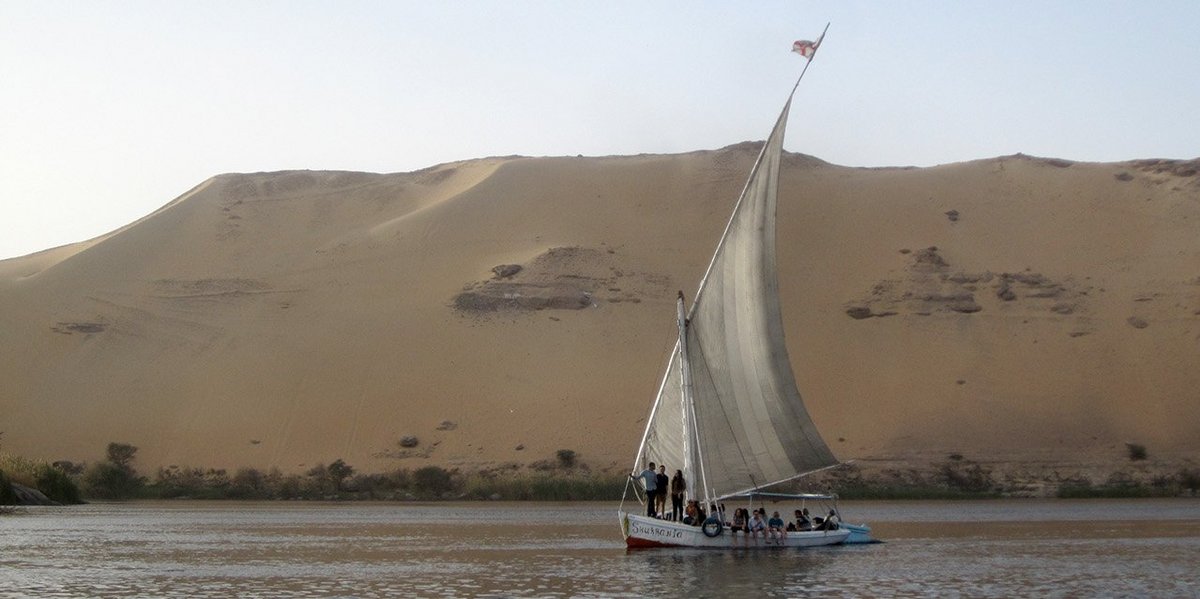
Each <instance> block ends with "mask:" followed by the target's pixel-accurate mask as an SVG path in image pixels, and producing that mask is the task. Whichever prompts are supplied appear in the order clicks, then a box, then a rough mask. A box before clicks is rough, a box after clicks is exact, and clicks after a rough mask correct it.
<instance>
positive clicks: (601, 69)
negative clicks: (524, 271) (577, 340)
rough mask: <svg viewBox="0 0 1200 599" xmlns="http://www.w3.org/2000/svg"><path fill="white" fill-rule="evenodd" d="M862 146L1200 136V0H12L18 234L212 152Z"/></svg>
mask: <svg viewBox="0 0 1200 599" xmlns="http://www.w3.org/2000/svg"><path fill="white" fill-rule="evenodd" d="M826 22H831V23H832V25H831V26H830V29H829V35H828V36H827V37H826V40H825V43H824V45H822V47H821V50H820V51H819V52H818V54H817V56H816V58H815V60H814V62H813V64H812V67H811V68H810V69H809V72H808V74H807V75H806V76H805V79H804V82H803V83H802V84H801V87H800V91H799V93H798V96H797V100H796V102H795V104H794V107H793V111H792V117H791V121H790V123H789V129H788V137H787V142H786V144H785V147H786V149H788V150H789V151H793V152H803V153H806V154H812V155H814V156H817V157H818V158H821V159H824V160H827V161H829V162H833V163H837V164H843V165H851V166H896V165H916V166H929V165H935V164H944V163H950V162H960V161H965V160H974V159H978V158H989V157H994V156H1000V155H1006V154H1013V153H1016V152H1024V153H1026V154H1033V155H1038V156H1052V157H1060V158H1067V159H1071V160H1082V161H1118V160H1128V159H1134V158H1151V157H1154V158H1194V157H1197V156H1200V25H1198V24H1200V2H1198V1H1195V0H1186V1H1178V2H1155V1H1145V2H1132V1H1131V2H1104V1H1088V2H1051V1H1014V0H1007V1H1003V2H1001V1H994V0H993V1H987V2H984V1H966V0H961V1H958V0H956V1H951V0H945V1H940V2H884V1H878V2H850V1H816V0H813V1H801V0H792V1H738V2H696V1H692V2H654V1H650V2H648V1H646V0H633V1H624V0H616V1H614V0H605V1H603V2H569V1H563V0H547V1H508V2H500V1H495V2H466V1H462V2H451V1H447V2H440V1H431V0H422V1H414V2H402V1H394V2H358V1H337V2H333V1H329V2H301V1H279V2H272V1H264V0H244V1H237V2H232V1H219V0H204V1H203V2H184V1H182V0H180V1H164V0H155V1H148V2H133V1H129V2H120V1H104V2H84V1H78V2H55V1H46V0H28V1H12V0H0V216H2V217H3V218H0V258H6V257H12V256H18V255H23V254H27V253H30V252H35V251H39V250H43V249H47V248H50V247H54V246H58V245H63V244H67V243H72V242H76V241H82V240H85V239H89V238H92V237H95V236H97V235H101V234H103V233H106V232H108V231H111V230H113V229H115V228H118V227H120V226H122V225H125V224H128V223H129V222H132V221H134V220H136V219H138V218H140V217H142V216H145V215H146V214H148V213H150V212H152V211H153V210H155V209H156V208H158V207H160V206H162V205H163V204H166V203H167V202H169V201H170V200H171V199H173V198H175V197H176V196H178V195H180V194H182V193H184V192H186V191H187V190H188V189H190V188H191V187H193V186H195V185H196V184H198V183H200V182H201V181H203V180H205V179H207V178H209V177H210V176H213V175H216V174H220V173H226V172H256V171H274V170H285V169H314V170H324V169H339V170H355V171H371V172H398V171H411V170H416V169H420V168H424V167H427V166H432V165H435V164H439V163H443V162H449V161H455V160H464V159H471V158H480V157H485V156H495V155H511V154H520V155H527V156H559V155H576V154H583V155H588V156H597V155H612V154H639V153H674V152H687V151H692V150H702V149H715V148H719V147H723V146H726V145H729V144H732V143H737V142H741V141H746V140H761V139H763V138H765V137H766V135H767V133H768V132H769V130H770V127H771V125H772V123H773V122H774V119H775V117H776V116H777V115H778V111H779V109H780V108H781V107H782V104H783V101H784V99H785V98H786V95H787V92H788V91H789V90H790V89H791V85H792V83H793V81H794V80H795V77H796V75H798V74H799V72H800V69H801V68H802V66H803V62H804V59H803V58H801V57H800V56H798V55H796V54H793V53H791V52H790V49H791V45H792V42H793V41H794V40H796V39H803V38H809V39H812V38H815V37H816V36H817V35H819V34H820V32H821V29H822V28H823V27H824V26H825V23H826Z"/></svg>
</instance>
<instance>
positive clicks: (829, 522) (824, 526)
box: [817, 510, 838, 530]
mask: <svg viewBox="0 0 1200 599" xmlns="http://www.w3.org/2000/svg"><path fill="white" fill-rule="evenodd" d="M817 519H818V520H820V518H817ZM837 528H838V516H837V512H835V511H833V510H829V515H828V516H826V517H825V520H824V521H823V522H821V523H820V524H819V525H817V530H837Z"/></svg>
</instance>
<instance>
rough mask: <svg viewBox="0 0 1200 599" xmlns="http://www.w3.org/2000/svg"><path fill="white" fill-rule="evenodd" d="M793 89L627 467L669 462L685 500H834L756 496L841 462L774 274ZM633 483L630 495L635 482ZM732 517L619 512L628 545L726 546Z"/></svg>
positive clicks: (863, 531)
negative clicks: (823, 424)
mask: <svg viewBox="0 0 1200 599" xmlns="http://www.w3.org/2000/svg"><path fill="white" fill-rule="evenodd" d="M823 37H824V34H822V38H823ZM820 42H821V39H818V40H817V42H816V43H808V42H797V43H796V46H795V48H796V51H798V52H801V53H802V54H804V56H805V57H807V58H809V59H810V60H811V57H812V55H813V53H815V49H816V47H817V46H819V45H820ZM804 68H805V71H807V69H808V65H807V64H806V65H805V67H804ZM803 77H804V73H803V72H801V74H800V78H803ZM799 84H800V79H799V78H798V79H797V80H796V86H794V87H793V88H792V93H791V94H789V95H788V99H787V102H786V103H785V104H784V106H783V111H782V112H781V113H780V115H779V118H778V120H777V121H776V123H775V128H774V129H772V131H771V135H770V137H768V138H767V141H766V143H765V144H764V145H763V148H762V151H761V153H760V154H759V157H758V160H757V161H756V162H755V164H754V167H753V169H751V171H750V178H749V180H748V181H747V182H746V186H745V188H744V189H743V191H742V195H741V197H740V198H739V199H738V201H737V204H736V205H735V207H734V209H733V215H732V216H731V217H730V219H729V224H728V225H727V226H726V228H725V233H724V235H723V236H722V237H721V241H720V242H719V243H718V245H717V250H716V253H715V254H714V255H713V258H712V262H711V263H709V266H708V271H707V272H706V273H705V275H704V278H703V279H702V280H701V281H700V286H699V289H698V290H697V291H696V297H695V299H694V300H693V302H692V307H691V309H690V310H689V311H685V307H684V297H683V292H680V294H679V301H678V302H677V319H678V325H679V341H678V342H677V343H676V345H675V349H674V350H673V351H672V353H671V358H670V360H669V362H668V364H667V369H666V373H665V374H664V376H663V379H662V382H661V384H660V386H659V391H658V395H657V397H656V398H655V400H654V405H653V407H652V408H651V410H650V417H649V421H648V422H647V424H646V431H645V434H644V435H643V437H642V442H641V446H640V447H639V448H638V453H637V457H636V458H635V461H634V470H635V471H637V470H638V469H640V468H641V467H642V466H644V465H645V464H646V463H648V462H655V463H657V464H664V465H667V466H668V467H669V469H670V472H674V471H675V470H677V469H678V470H681V471H682V472H683V476H684V479H685V480H686V481H687V483H688V488H687V497H686V499H687V500H694V501H697V502H698V504H699V505H700V506H706V507H707V506H714V507H718V506H724V505H726V503H730V504H732V502H735V501H741V500H745V501H746V502H747V503H750V504H753V503H754V502H755V501H760V502H761V501H763V500H771V501H791V502H795V503H796V504H797V505H798V504H800V503H801V502H810V501H816V502H830V503H833V502H836V497H835V496H833V495H814V494H802V495H786V494H779V493H768V492H766V491H765V489H767V488H769V487H771V486H773V485H778V484H780V483H784V482H788V481H793V480H796V479H799V478H800V477H803V476H805V475H807V474H811V473H813V472H817V471H820V470H824V469H826V468H830V467H833V466H836V465H837V464H838V461H837V458H835V457H834V455H833V452H831V451H830V449H829V447H828V446H827V445H826V444H825V441H824V440H823V439H822V438H821V435H820V434H819V433H818V432H817V430H816V427H815V426H814V425H813V422H812V419H811V418H810V417H809V415H808V412H807V410H806V409H805V408H804V403H803V402H802V400H801V398H800V392H799V390H798V389H797V387H796V381H795V378H794V377H793V375H792V369H791V364H790V363H789V361H788V353H787V347H786V345H785V343H784V339H783V319H782V315H781V311H780V305H779V295H778V281H777V276H776V267H775V206H776V196H777V187H778V181H779V168H780V157H781V154H782V151H783V137H784V130H785V128H786V125H787V118H788V112H789V109H790V107H791V103H792V97H793V96H794V95H795V93H796V88H797V87H799ZM630 486H632V487H633V488H634V490H635V495H636V494H637V489H638V488H639V487H638V485H637V484H636V483H633V482H631V483H630ZM628 489H629V486H627V487H626V491H627V493H628ZM737 507H741V506H740V505H738V506H737ZM835 509H836V508H835ZM636 511H643V512H644V510H635V512H636ZM714 511H715V510H714ZM732 513H733V507H729V508H728V512H727V513H725V514H724V517H723V518H721V517H716V516H709V517H708V518H707V519H706V520H705V521H704V522H702V523H698V524H699V525H693V524H684V523H682V522H676V521H668V520H662V519H659V518H655V517H652V516H647V515H639V514H637V513H628V512H626V511H625V501H624V498H623V499H622V502H621V509H620V511H619V516H620V520H621V531H622V534H623V535H624V537H625V540H626V543H627V544H628V545H629V546H630V547H654V546H684V547H729V546H730V545H732V544H734V543H733V540H734V535H733V533H732V532H731V531H730V530H728V529H727V527H726V522H728V521H729V520H730V518H731V515H732ZM788 513H791V512H790V511H788ZM868 532H869V531H868V529H867V528H866V527H865V526H852V525H847V524H844V523H842V524H840V525H837V526H830V527H829V528H828V529H827V530H809V531H795V532H788V533H787V534H786V539H779V540H778V541H776V542H774V543H770V544H768V543H766V542H760V543H751V546H788V547H811V546H819V545H833V544H839V543H847V542H864V541H869V540H870V537H869V534H868ZM737 536H738V537H739V538H737V539H736V541H737V545H739V546H740V545H743V544H744V543H743V541H744V539H743V538H740V537H742V536H744V533H742V535H737Z"/></svg>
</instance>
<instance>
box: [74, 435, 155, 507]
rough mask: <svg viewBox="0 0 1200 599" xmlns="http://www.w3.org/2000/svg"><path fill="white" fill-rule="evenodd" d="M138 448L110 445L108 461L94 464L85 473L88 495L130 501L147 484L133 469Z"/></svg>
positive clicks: (123, 444) (121, 444)
mask: <svg viewBox="0 0 1200 599" xmlns="http://www.w3.org/2000/svg"><path fill="white" fill-rule="evenodd" d="M137 449H138V448H136V447H134V446H132V445H128V444H125V443H109V444H108V450H107V458H108V459H107V461H104V462H98V463H96V464H92V465H91V466H90V467H88V468H87V470H85V471H84V473H83V484H84V488H85V490H86V491H87V494H88V495H89V496H92V497H98V498H100V499H128V498H130V497H133V496H135V495H136V494H137V493H138V492H139V491H141V490H142V487H143V486H145V484H146V479H144V478H142V477H140V476H138V474H137V471H136V470H134V468H133V457H134V454H136V453H137Z"/></svg>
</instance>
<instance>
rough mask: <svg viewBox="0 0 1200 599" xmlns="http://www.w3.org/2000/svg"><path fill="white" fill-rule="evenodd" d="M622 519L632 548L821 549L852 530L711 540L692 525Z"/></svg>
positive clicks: (626, 515) (721, 536)
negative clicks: (781, 537)
mask: <svg viewBox="0 0 1200 599" xmlns="http://www.w3.org/2000/svg"><path fill="white" fill-rule="evenodd" d="M617 516H618V517H619V518H620V519H621V532H622V533H623V534H624V536H625V544H626V545H627V546H629V547H712V548H721V549H729V548H731V547H738V548H742V547H747V548H751V549H753V548H759V549H774V548H780V547H820V546H822V545H838V544H841V543H844V542H846V538H847V537H849V536H850V534H851V531H850V530H849V529H847V528H839V529H837V530H811V531H802V532H789V533H787V536H786V537H787V538H784V539H778V540H776V539H769V538H768V539H763V538H762V537H758V538H756V539H752V538H750V537H748V536H747V535H746V533H744V532H739V533H736V534H734V533H732V532H730V530H729V529H728V528H724V529H723V530H722V531H721V534H719V535H717V536H715V537H710V536H707V535H705V534H704V531H703V530H701V529H700V527H698V526H691V525H688V524H683V523H681V522H672V521H670V520H658V519H656V518H649V517H646V516H639V515H636V514H629V513H626V512H617Z"/></svg>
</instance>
